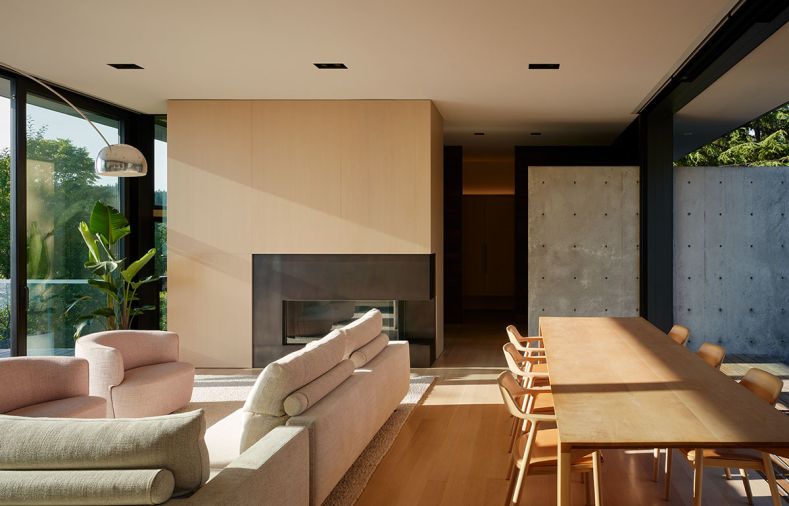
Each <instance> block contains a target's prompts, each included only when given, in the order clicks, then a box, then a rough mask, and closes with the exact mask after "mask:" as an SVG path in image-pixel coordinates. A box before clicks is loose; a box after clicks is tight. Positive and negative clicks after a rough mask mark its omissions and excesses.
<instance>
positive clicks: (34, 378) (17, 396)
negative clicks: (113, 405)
mask: <svg viewBox="0 0 789 506" xmlns="http://www.w3.org/2000/svg"><path fill="white" fill-rule="evenodd" d="M0 385H3V388H2V391H0V413H3V414H5V415H14V416H36V417H39V416H40V417H54V418H104V417H105V416H106V413H107V407H106V401H105V400H104V398H103V397H91V396H89V395H88V362H87V361H86V360H83V359H80V358H73V357H14V358H4V359H0Z"/></svg>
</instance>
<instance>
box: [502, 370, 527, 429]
mask: <svg viewBox="0 0 789 506" xmlns="http://www.w3.org/2000/svg"><path fill="white" fill-rule="evenodd" d="M496 383H498V385H499V392H501V398H502V399H504V405H505V406H507V410H509V412H510V414H511V415H512V416H516V417H518V418H525V417H526V413H525V412H524V411H523V410H522V409H521V408H520V406H518V403H517V402H516V401H515V396H516V395H517V392H518V391H519V390H522V388H521V387H520V386H519V385H518V382H517V381H515V378H514V377H513V376H512V374H510V373H509V372H507V371H501V374H499V376H498V378H496Z"/></svg>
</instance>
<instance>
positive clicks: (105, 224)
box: [66, 202, 156, 339]
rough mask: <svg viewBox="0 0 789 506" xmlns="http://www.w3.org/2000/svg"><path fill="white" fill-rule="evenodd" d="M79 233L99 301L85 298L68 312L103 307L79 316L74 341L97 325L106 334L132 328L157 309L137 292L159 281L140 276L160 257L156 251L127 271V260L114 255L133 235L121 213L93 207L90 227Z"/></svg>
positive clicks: (99, 205) (98, 204)
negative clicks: (86, 306) (143, 301)
mask: <svg viewBox="0 0 789 506" xmlns="http://www.w3.org/2000/svg"><path fill="white" fill-rule="evenodd" d="M79 233H80V234H81V235H82V239H83V240H84V241H85V245H86V246H87V248H88V260H87V261H86V262H85V268H86V269H88V270H89V271H90V273H91V275H92V276H93V277H92V278H90V279H88V284H89V285H90V286H92V287H94V288H95V289H96V295H97V296H98V297H93V296H90V295H85V296H82V297H80V298H78V299H77V300H75V301H74V302H73V303H72V304H71V305H70V306H69V307H68V309H66V314H69V313H71V312H72V311H74V310H75V309H76V308H77V307H81V306H83V305H84V304H85V303H88V302H93V303H94V304H95V303H98V304H99V305H100V306H101V307H99V308H97V309H94V310H93V311H91V312H90V313H88V314H84V315H81V316H79V318H78V319H77V321H78V323H77V326H76V330H75V332H74V338H75V339H76V338H79V337H80V335H81V334H82V331H83V330H84V329H85V327H86V326H87V325H88V324H89V323H91V322H93V321H100V322H102V323H103V324H104V328H105V329H106V330H121V329H128V328H131V324H132V322H133V321H134V318H135V317H136V316H139V315H141V314H142V313H144V312H145V311H150V310H152V309H155V306H152V305H140V304H139V300H140V299H139V297H138V296H137V290H138V289H139V288H140V287H141V286H142V285H145V284H147V283H152V282H154V281H156V278H154V277H153V276H148V277H145V278H143V279H137V275H138V274H139V273H140V271H141V270H142V268H143V267H145V265H146V264H147V263H148V262H149V261H150V260H151V259H152V258H153V257H154V255H156V249H155V248H151V249H149V250H148V252H147V253H145V254H144V255H143V256H142V257H141V258H140V259H139V260H136V261H134V262H132V263H130V264H129V265H128V266H127V267H125V268H124V265H125V259H123V258H116V257H115V254H114V253H113V252H114V251H115V250H116V247H115V246H116V244H117V243H118V241H120V240H121V239H122V238H124V237H125V236H127V235H129V234H130V233H131V227H130V226H129V222H128V221H127V220H126V217H125V216H123V215H122V214H121V213H120V212H119V211H118V210H117V209H115V208H113V207H111V206H108V205H106V204H104V203H102V202H96V205H95V206H93V211H92V212H91V213H90V220H89V222H88V223H85V222H84V221H83V222H80V224H79Z"/></svg>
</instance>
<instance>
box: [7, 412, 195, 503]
mask: <svg viewBox="0 0 789 506" xmlns="http://www.w3.org/2000/svg"><path fill="white" fill-rule="evenodd" d="M0 434H3V436H4V437H3V444H2V445H0V470H15V471H25V470H58V469H62V470H79V469H94V470H95V469H108V470H116V469H167V470H169V471H170V472H171V473H172V474H173V478H174V482H175V484H174V489H175V493H176V494H179V495H180V494H186V493H189V492H192V491H193V490H196V489H197V488H199V487H200V486H201V485H202V484H204V483H205V482H206V480H207V479H208V472H209V471H208V470H209V467H208V450H207V448H206V445H205V441H204V439H203V438H204V436H205V417H204V415H203V411H202V410H198V411H191V412H188V413H178V414H175V415H167V416H157V417H151V418H138V419H111V420H85V419H73V418H23V417H15V416H5V415H0Z"/></svg>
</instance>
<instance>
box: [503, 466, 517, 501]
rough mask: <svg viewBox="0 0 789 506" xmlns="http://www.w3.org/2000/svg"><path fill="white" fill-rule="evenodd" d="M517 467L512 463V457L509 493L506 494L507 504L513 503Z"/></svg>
mask: <svg viewBox="0 0 789 506" xmlns="http://www.w3.org/2000/svg"><path fill="white" fill-rule="evenodd" d="M515 469H516V468H515V466H514V465H512V459H510V472H509V473H508V474H507V476H508V477H509V478H508V479H509V485H508V486H507V494H506V495H505V496H504V505H505V506H508V505H510V504H512V491H513V490H514V489H515Z"/></svg>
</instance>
